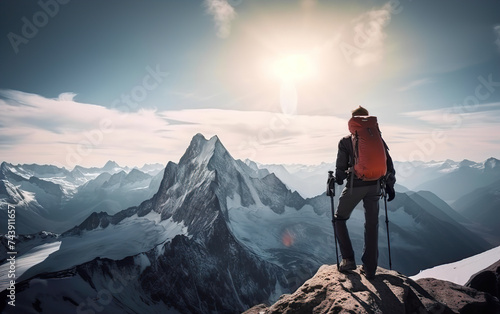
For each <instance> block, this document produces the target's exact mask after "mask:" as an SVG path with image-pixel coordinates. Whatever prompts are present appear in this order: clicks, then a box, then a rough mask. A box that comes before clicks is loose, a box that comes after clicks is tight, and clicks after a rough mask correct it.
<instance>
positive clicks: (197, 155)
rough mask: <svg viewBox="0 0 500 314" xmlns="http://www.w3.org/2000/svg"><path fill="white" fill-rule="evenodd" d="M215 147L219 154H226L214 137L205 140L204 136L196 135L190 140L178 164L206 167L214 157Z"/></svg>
mask: <svg viewBox="0 0 500 314" xmlns="http://www.w3.org/2000/svg"><path fill="white" fill-rule="evenodd" d="M216 147H217V148H218V149H217V150H218V152H219V154H220V153H224V152H227V151H226V149H225V148H224V146H223V145H222V144H221V142H220V141H219V138H218V137H217V136H216V135H215V136H213V137H211V138H210V139H209V140H207V139H206V138H205V136H203V135H202V134H200V133H198V134H196V135H195V136H194V137H193V139H192V140H191V143H190V144H189V147H188V148H187V150H186V152H185V153H184V155H183V156H182V158H181V160H180V161H179V164H183V163H186V162H191V163H195V164H198V165H201V164H204V165H207V164H208V162H209V161H210V159H211V158H212V156H213V155H214V152H215V150H216Z"/></svg>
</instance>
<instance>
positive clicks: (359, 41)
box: [352, 2, 394, 67]
mask: <svg viewBox="0 0 500 314" xmlns="http://www.w3.org/2000/svg"><path fill="white" fill-rule="evenodd" d="M393 13H394V9H393V8H392V6H391V4H390V2H389V3H386V4H385V5H384V6H383V7H382V8H380V9H376V10H372V11H369V12H367V13H364V14H363V15H361V16H360V17H358V18H357V19H355V20H354V21H353V23H354V37H353V39H354V41H353V42H354V46H355V47H354V49H356V52H357V53H356V54H355V55H354V56H353V58H352V62H353V64H354V65H356V66H360V67H362V66H366V65H370V64H373V63H378V62H380V61H381V60H382V59H383V56H384V41H385V38H386V37H387V34H386V33H385V27H386V26H387V25H388V24H389V23H390V21H391V16H392V14H393Z"/></svg>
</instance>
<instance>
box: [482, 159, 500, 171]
mask: <svg viewBox="0 0 500 314" xmlns="http://www.w3.org/2000/svg"><path fill="white" fill-rule="evenodd" d="M499 166H500V160H498V159H496V158H493V157H491V158H488V159H487V160H486V161H485V162H484V168H485V169H494V168H497V167H499Z"/></svg>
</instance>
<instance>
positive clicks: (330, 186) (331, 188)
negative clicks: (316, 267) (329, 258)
mask: <svg viewBox="0 0 500 314" xmlns="http://www.w3.org/2000/svg"><path fill="white" fill-rule="evenodd" d="M326 195H327V196H330V201H331V205H332V225H333V237H334V239H335V255H336V256H337V269H339V267H340V263H339V250H338V247H337V230H336V229H335V206H334V201H333V197H334V196H335V177H334V176H333V171H328V183H327V187H326Z"/></svg>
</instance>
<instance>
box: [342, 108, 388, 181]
mask: <svg viewBox="0 0 500 314" xmlns="http://www.w3.org/2000/svg"><path fill="white" fill-rule="evenodd" d="M348 126H349V131H350V132H351V139H352V148H353V152H354V162H353V172H354V175H356V176H357V177H358V178H359V179H362V180H363V181H375V180H378V179H380V178H381V177H383V176H384V175H385V174H386V172H387V156H386V146H385V143H384V141H383V139H382V135H381V133H380V130H379V128H378V123H377V117H373V116H354V117H352V118H351V119H350V120H349V123H348Z"/></svg>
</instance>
